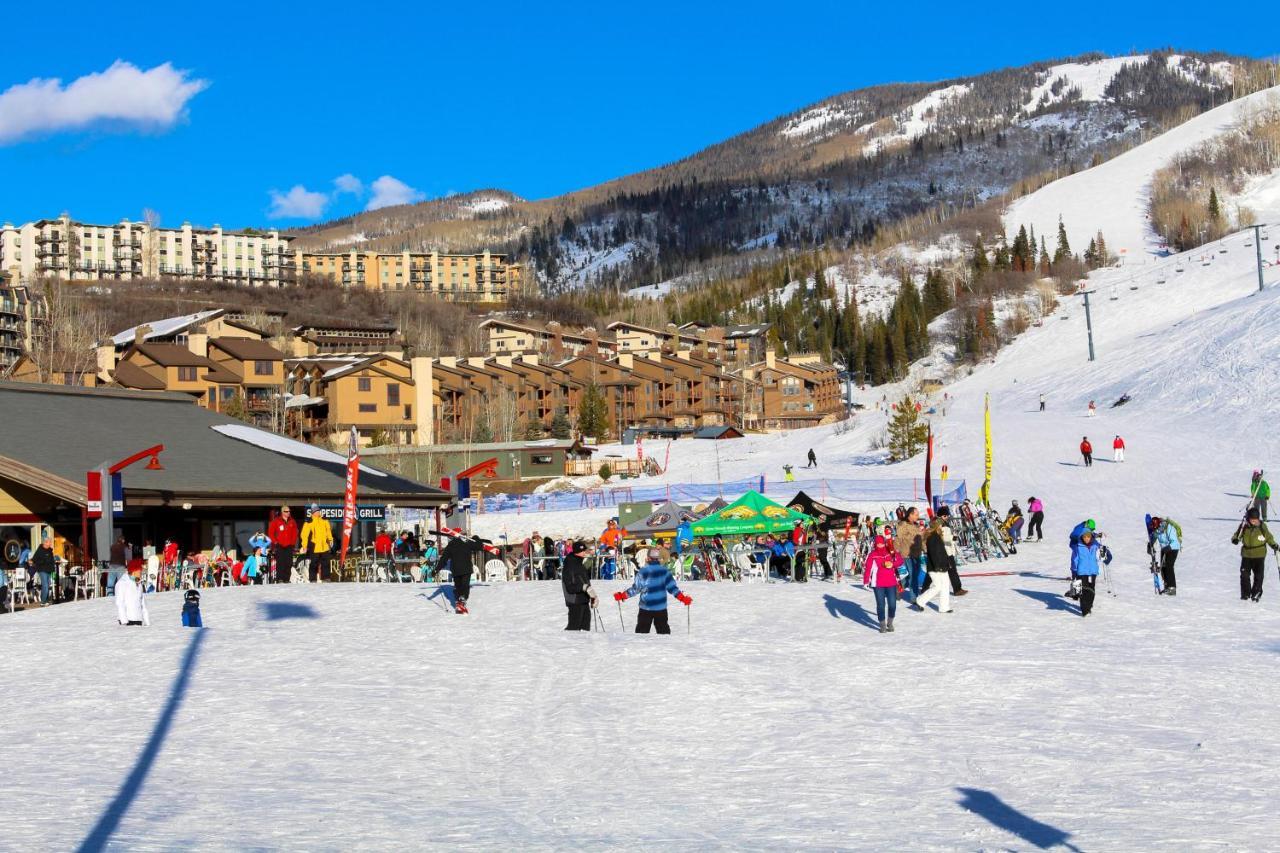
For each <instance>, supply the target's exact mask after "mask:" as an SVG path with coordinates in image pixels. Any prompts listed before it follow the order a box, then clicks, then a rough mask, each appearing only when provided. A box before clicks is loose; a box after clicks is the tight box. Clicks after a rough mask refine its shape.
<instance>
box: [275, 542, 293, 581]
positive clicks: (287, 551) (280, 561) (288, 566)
mask: <svg viewBox="0 0 1280 853" xmlns="http://www.w3.org/2000/svg"><path fill="white" fill-rule="evenodd" d="M292 574H293V549H292V548H283V547H281V546H279V545H277V546H276V577H275V581H276V583H288V582H289V580H290V576H291V575H292Z"/></svg>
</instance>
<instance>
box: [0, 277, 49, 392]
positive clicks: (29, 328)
mask: <svg viewBox="0 0 1280 853" xmlns="http://www.w3.org/2000/svg"><path fill="white" fill-rule="evenodd" d="M47 310H48V309H47V307H46V304H45V299H44V297H43V296H40V295H39V294H33V293H32V292H31V291H30V290H29V289H28V288H27V287H26V286H24V285H21V284H11V283H9V281H8V279H7V278H6V277H5V276H3V275H0V374H3V373H5V372H6V371H7V370H8V369H9V368H10V367H12V366H13V365H14V364H15V363H16V362H17V361H18V359H19V358H20V357H21V356H22V354H23V353H24V352H30V351H31V349H32V347H33V346H35V344H36V343H37V342H38V341H39V339H40V337H41V335H43V334H44V331H45V326H46V325H47V323H48V315H47Z"/></svg>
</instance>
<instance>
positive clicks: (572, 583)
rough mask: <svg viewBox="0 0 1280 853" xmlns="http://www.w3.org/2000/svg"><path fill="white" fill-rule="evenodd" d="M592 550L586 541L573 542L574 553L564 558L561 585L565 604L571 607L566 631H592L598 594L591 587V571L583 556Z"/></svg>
mask: <svg viewBox="0 0 1280 853" xmlns="http://www.w3.org/2000/svg"><path fill="white" fill-rule="evenodd" d="M590 552H591V547H590V546H589V545H587V543H586V542H583V541H582V540H578V541H577V542H575V543H573V553H571V554H570V555H569V556H567V557H565V558H564V571H563V572H562V573H561V575H560V585H561V586H562V587H563V588H564V605H565V607H567V608H569V624H568V625H566V626H565V628H564V629H565V630H566V631H590V630H591V608H593V607H595V606H596V594H595V591H594V590H593V589H591V573H590V572H588V571H587V566H586V564H585V563H584V562H583V561H582V558H583V557H584V556H585V555H587V554H589V553H590Z"/></svg>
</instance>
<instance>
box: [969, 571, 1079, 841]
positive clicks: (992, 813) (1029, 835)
mask: <svg viewBox="0 0 1280 853" xmlns="http://www.w3.org/2000/svg"><path fill="white" fill-rule="evenodd" d="M1021 591H1022V590H1019V592H1021ZM956 790H957V791H959V792H960V794H961V795H962V796H961V799H960V807H961V808H964V809H968V810H969V811H971V812H973V813H974V814H976V815H978V816H979V817H982V818H985V819H986V820H987V821H988V822H989V823H991V825H992V826H996V827H999V828H1000V829H1003V830H1004V831H1005V832H1008V833H1011V834H1013V835H1016V836H1018V837H1019V838H1021V839H1022V840H1023V841H1025V842H1026V843H1028V844H1030V845H1032V846H1033V847H1036V848H1038V849H1040V850H1048V849H1049V848H1051V847H1065V848H1066V849H1068V850H1076V851H1078V850H1079V849H1080V848H1079V847H1077V846H1075V845H1074V844H1072V843H1071V842H1070V841H1068V839H1069V838H1071V833H1070V832H1066V831H1064V830H1061V829H1058V828H1057V827H1056V826H1050V825H1049V824H1047V823H1041V822H1040V821H1038V820H1036V819H1035V818H1033V817H1031V816H1030V815H1027V814H1023V813H1022V812H1020V811H1018V810H1017V809H1015V808H1014V807H1013V806H1011V805H1009V804H1008V803H1006V802H1005V801H1004V800H1002V799H1000V798H999V797H997V796H996V795H995V794H993V793H991V792H990V791H983V790H981V789H979V788H956Z"/></svg>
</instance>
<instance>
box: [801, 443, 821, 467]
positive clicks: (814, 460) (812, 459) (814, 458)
mask: <svg viewBox="0 0 1280 853" xmlns="http://www.w3.org/2000/svg"><path fill="white" fill-rule="evenodd" d="M804 467H806V468H817V467H818V455H817V454H816V453H814V452H813V448H812V447H810V448H809V464H808V465H806V466H804Z"/></svg>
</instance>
